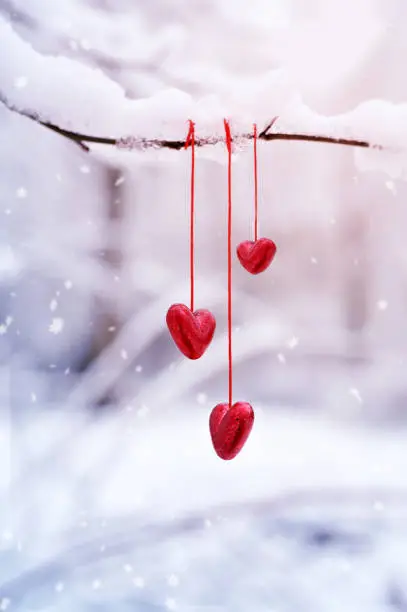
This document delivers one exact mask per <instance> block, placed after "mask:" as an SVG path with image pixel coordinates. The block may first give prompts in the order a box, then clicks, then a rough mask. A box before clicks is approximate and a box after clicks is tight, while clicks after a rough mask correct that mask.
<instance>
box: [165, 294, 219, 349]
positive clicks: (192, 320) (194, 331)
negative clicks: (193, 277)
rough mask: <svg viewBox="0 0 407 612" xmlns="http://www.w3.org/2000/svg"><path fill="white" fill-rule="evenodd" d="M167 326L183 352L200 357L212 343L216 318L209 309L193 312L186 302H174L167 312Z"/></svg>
mask: <svg viewBox="0 0 407 612" xmlns="http://www.w3.org/2000/svg"><path fill="white" fill-rule="evenodd" d="M167 326H168V329H169V331H170V334H171V336H172V338H173V340H174V342H175V344H176V345H177V347H178V348H179V350H180V351H181V353H183V354H184V355H185V356H186V357H188V358H189V359H199V358H200V357H202V355H203V354H204V352H205V351H206V349H207V348H208V346H209V344H210V343H211V340H212V338H213V334H214V333H215V327H216V320H215V317H214V316H213V314H212V313H211V312H209V310H204V309H201V310H195V311H194V312H192V311H191V309H190V308H188V306H185V304H173V305H172V306H170V308H169V309H168V312H167Z"/></svg>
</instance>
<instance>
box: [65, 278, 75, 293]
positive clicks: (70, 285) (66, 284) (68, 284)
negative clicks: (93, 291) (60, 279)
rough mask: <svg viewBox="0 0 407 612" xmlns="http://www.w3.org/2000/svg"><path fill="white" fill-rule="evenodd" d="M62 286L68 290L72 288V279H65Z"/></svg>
mask: <svg viewBox="0 0 407 612" xmlns="http://www.w3.org/2000/svg"><path fill="white" fill-rule="evenodd" d="M64 286H65V289H67V290H68V291H69V289H72V287H73V283H72V281H70V280H66V281H65V282H64Z"/></svg>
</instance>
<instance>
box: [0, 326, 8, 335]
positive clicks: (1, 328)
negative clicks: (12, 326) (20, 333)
mask: <svg viewBox="0 0 407 612" xmlns="http://www.w3.org/2000/svg"><path fill="white" fill-rule="evenodd" d="M6 333H7V325H4V324H1V325H0V336H4V334H6Z"/></svg>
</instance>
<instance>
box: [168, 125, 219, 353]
mask: <svg viewBox="0 0 407 612" xmlns="http://www.w3.org/2000/svg"><path fill="white" fill-rule="evenodd" d="M189 146H190V147H191V181H190V187H191V189H190V219H189V266H190V290H191V296H190V305H191V307H190V308H188V306H186V305H185V304H173V305H172V306H170V308H169V309H168V312H167V317H166V321H167V326H168V329H169V332H170V334H171V336H172V339H173V340H174V342H175V344H176V345H177V347H178V348H179V350H180V351H181V352H182V353H183V354H184V355H185V356H186V357H188V358H189V359H199V358H200V357H202V355H203V354H204V352H205V351H206V349H207V348H208V346H209V344H210V343H211V342H212V338H213V335H214V333H215V328H216V320H215V317H214V316H213V314H212V313H211V312H210V311H209V310H206V309H204V308H201V309H199V310H196V311H194V302H195V124H194V122H193V121H191V120H190V121H189V130H188V134H187V137H186V141H185V148H186V149H187V148H188V147H189Z"/></svg>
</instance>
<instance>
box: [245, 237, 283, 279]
mask: <svg viewBox="0 0 407 612" xmlns="http://www.w3.org/2000/svg"><path fill="white" fill-rule="evenodd" d="M276 251H277V247H276V245H275V244H274V242H273V241H272V240H270V239H269V238H259V240H255V241H252V240H245V241H244V242H241V243H240V244H239V246H238V247H237V249H236V252H237V256H238V258H239V261H240V263H241V264H242V266H243V267H244V268H245V270H247V271H248V272H250V273H251V274H260V272H264V270H266V269H267V268H268V267H269V265H270V264H271V262H272V261H273V259H274V255H275V254H276Z"/></svg>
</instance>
